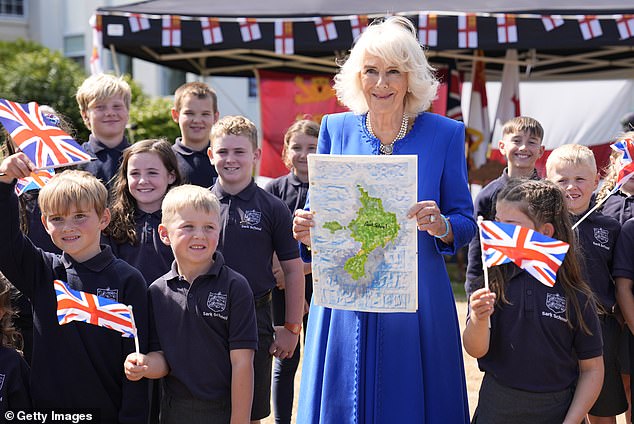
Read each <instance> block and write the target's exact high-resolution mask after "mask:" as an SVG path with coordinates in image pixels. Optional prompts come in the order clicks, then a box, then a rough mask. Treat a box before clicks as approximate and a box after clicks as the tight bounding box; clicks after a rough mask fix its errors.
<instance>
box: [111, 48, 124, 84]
mask: <svg viewBox="0 0 634 424" xmlns="http://www.w3.org/2000/svg"><path fill="white" fill-rule="evenodd" d="M110 54H111V55H112V66H114V73H115V74H116V75H117V76H118V77H120V76H121V69H120V68H119V56H117V51H116V50H115V48H114V44H110Z"/></svg>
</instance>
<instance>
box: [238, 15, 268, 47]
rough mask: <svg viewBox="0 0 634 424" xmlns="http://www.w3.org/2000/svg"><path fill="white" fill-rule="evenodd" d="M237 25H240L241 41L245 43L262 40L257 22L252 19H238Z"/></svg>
mask: <svg viewBox="0 0 634 424" xmlns="http://www.w3.org/2000/svg"><path fill="white" fill-rule="evenodd" d="M238 25H240V35H241V36H242V41H244V42H245V43H248V42H249V41H255V40H259V39H260V38H262V33H261V32H260V24H258V21H257V20H255V19H254V18H238Z"/></svg>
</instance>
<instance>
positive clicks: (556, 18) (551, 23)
mask: <svg viewBox="0 0 634 424" xmlns="http://www.w3.org/2000/svg"><path fill="white" fill-rule="evenodd" d="M542 22H543V23H544V28H545V29H546V31H547V32H550V31H552V30H553V29H555V28H559V27H560V26H562V25H563V24H564V20H563V18H562V17H561V15H548V16H545V15H544V16H542Z"/></svg>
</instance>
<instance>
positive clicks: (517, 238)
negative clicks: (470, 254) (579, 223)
mask: <svg viewBox="0 0 634 424" xmlns="http://www.w3.org/2000/svg"><path fill="white" fill-rule="evenodd" d="M480 237H481V240H482V251H483V253H484V265H485V266H486V267H487V268H490V267H492V266H496V265H501V264H504V263H507V262H513V263H515V264H516V265H517V266H519V267H520V268H522V269H524V270H526V271H528V273H529V274H530V275H532V276H533V277H535V278H536V279H537V280H538V281H539V282H540V283H542V284H544V285H547V286H549V287H552V286H554V285H555V281H556V280H557V270H558V269H559V267H560V266H561V264H562V262H563V261H564V258H565V257H566V253H567V252H568V248H569V247H570V245H569V244H568V243H565V242H563V241H559V240H556V239H553V238H550V237H548V236H545V235H543V234H541V233H538V232H536V231H533V230H530V229H528V228H524V227H520V226H518V225H513V224H505V223H502V222H494V221H482V222H481V223H480Z"/></svg>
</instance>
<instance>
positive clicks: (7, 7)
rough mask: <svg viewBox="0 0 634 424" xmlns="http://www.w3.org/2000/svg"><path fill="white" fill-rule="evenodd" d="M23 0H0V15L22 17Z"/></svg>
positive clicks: (23, 14) (23, 10)
mask: <svg viewBox="0 0 634 424" xmlns="http://www.w3.org/2000/svg"><path fill="white" fill-rule="evenodd" d="M24 3H25V0H0V16H2V17H13V18H24V17H25V15H26V13H25V4H24Z"/></svg>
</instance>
